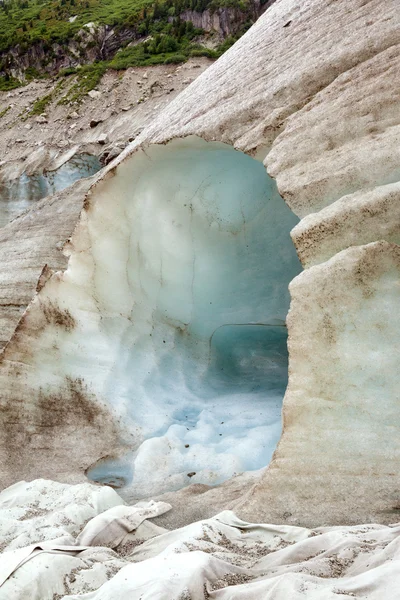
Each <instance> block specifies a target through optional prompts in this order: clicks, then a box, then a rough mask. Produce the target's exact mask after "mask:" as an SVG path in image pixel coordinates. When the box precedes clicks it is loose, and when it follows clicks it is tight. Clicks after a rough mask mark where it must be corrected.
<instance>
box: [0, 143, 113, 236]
mask: <svg viewBox="0 0 400 600" xmlns="http://www.w3.org/2000/svg"><path fill="white" fill-rule="evenodd" d="M100 168H101V164H100V162H99V159H98V158H97V156H92V155H91V154H76V155H75V156H73V157H72V158H71V159H70V160H68V161H67V162H65V163H64V164H63V165H61V167H59V168H58V169H56V170H54V171H47V172H44V173H35V174H33V175H27V174H26V173H23V174H22V175H21V176H20V177H18V178H17V179H15V180H12V181H9V182H0V227H4V225H6V224H7V223H9V222H10V221H12V220H13V219H15V217H17V216H18V215H19V214H21V213H22V212H23V211H24V210H27V209H28V208H30V207H31V206H32V203H33V202H36V201H37V200H40V199H41V198H45V197H46V196H49V195H50V194H54V193H55V192H59V191H61V190H64V189H65V188H67V187H69V186H70V185H72V184H73V183H74V182H75V181H78V179H82V178H83V177H89V176H90V175H94V174H95V173H97V171H99V170H100Z"/></svg>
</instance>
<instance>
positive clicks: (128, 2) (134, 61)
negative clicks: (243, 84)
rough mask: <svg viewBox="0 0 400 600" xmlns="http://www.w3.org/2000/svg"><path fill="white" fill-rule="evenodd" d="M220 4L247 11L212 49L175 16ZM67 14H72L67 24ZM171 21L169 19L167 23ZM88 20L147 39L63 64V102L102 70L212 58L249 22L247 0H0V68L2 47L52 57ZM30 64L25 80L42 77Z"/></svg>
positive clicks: (6, 80)
mask: <svg viewBox="0 0 400 600" xmlns="http://www.w3.org/2000/svg"><path fill="white" fill-rule="evenodd" d="M221 6H230V7H234V8H237V9H239V10H240V11H241V12H242V13H244V14H247V15H248V21H247V23H246V24H245V25H244V26H243V27H242V29H241V30H240V31H238V34H237V35H236V36H235V37H234V38H233V37H231V38H229V39H226V40H225V41H224V43H223V44H221V45H220V46H219V47H218V48H217V49H216V50H209V49H207V48H204V47H202V46H200V45H199V44H196V42H195V40H196V37H198V36H199V35H201V34H202V33H203V32H202V30H198V29H197V30H196V29H195V28H194V27H193V25H192V23H187V22H183V21H180V19H179V14H180V13H181V12H182V11H183V10H185V9H188V8H190V9H193V10H196V11H198V12H201V11H203V10H205V9H206V8H209V9H210V10H216V9H217V8H219V7H221ZM71 16H74V17H75V16H76V19H75V20H74V21H73V23H70V22H69V18H70V17H71ZM171 21H172V22H171ZM90 22H94V23H96V24H107V25H110V26H112V27H113V28H114V29H115V30H118V29H122V28H124V27H125V28H126V27H128V28H130V29H132V31H133V32H135V36H136V37H139V38H140V37H141V36H142V37H143V39H144V38H145V37H146V36H150V37H151V38H152V39H150V40H147V41H144V42H142V43H139V44H138V45H136V46H133V47H126V48H120V50H119V52H117V54H116V55H115V56H114V58H113V59H112V60H109V61H96V62H95V63H93V64H90V65H85V66H84V67H82V68H80V69H79V70H77V69H74V68H69V69H67V70H66V72H64V73H61V75H63V74H72V73H77V82H76V85H75V87H74V88H73V90H72V92H71V94H69V96H68V98H65V101H71V100H79V98H80V97H81V96H82V95H83V94H85V93H87V92H88V91H89V90H90V89H93V88H94V87H95V86H96V85H97V84H98V82H99V80H100V79H101V77H102V75H103V74H104V72H105V70H106V69H108V68H112V69H117V70H120V69H126V68H128V67H131V66H146V65H154V64H160V63H168V62H171V63H179V62H183V61H185V60H187V59H188V58H189V56H209V57H210V58H218V56H220V55H221V54H222V53H223V52H224V51H225V50H226V49H227V48H228V47H229V46H230V45H232V43H233V42H234V41H236V39H237V38H238V37H240V35H241V34H242V33H243V32H244V31H245V30H246V29H247V28H248V27H249V26H250V25H251V22H252V19H251V8H250V0H47V1H43V0H5V2H3V4H0V72H1V71H3V72H4V71H6V70H7V69H6V67H7V61H8V57H7V51H8V50H10V48H12V47H14V48H15V47H16V46H17V47H18V52H19V53H20V54H23V53H24V52H27V51H28V50H29V48H31V47H33V46H34V45H35V44H37V43H40V44H41V46H42V47H44V49H45V50H46V55H47V57H48V58H47V60H50V58H51V57H52V56H53V55H52V53H53V49H52V45H53V44H54V43H58V44H60V45H63V44H66V43H68V41H70V40H75V42H77V43H78V44H79V41H80V34H79V31H80V30H82V27H83V25H85V24H86V23H90ZM45 67H46V65H45V64H43V71H41V72H40V73H39V72H38V71H36V70H34V69H32V68H28V69H27V70H26V72H25V76H26V79H27V80H28V81H29V80H30V79H32V78H35V77H38V76H43V74H44V73H45ZM19 85H21V82H19V81H18V80H16V79H13V78H12V77H10V76H9V75H3V76H0V90H3V91H4V90H10V89H13V88H15V87H18V86H19Z"/></svg>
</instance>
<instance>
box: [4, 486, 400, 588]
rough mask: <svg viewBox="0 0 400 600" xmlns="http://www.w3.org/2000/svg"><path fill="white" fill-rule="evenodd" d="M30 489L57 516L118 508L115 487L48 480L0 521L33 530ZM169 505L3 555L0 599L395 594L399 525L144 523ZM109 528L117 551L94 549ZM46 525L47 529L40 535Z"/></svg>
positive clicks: (97, 522)
mask: <svg viewBox="0 0 400 600" xmlns="http://www.w3.org/2000/svg"><path fill="white" fill-rule="evenodd" d="M28 488H29V489H28ZM84 488H85V489H86V503H85V501H84ZM60 491H61V494H60ZM26 492H29V493H30V498H31V500H33V501H34V502H35V504H36V509H37V510H38V511H40V510H45V508H46V509H47V510H48V509H49V508H50V507H51V502H54V504H55V507H56V512H58V514H61V513H62V511H63V510H64V511H66V510H67V508H68V505H67V504H66V502H67V499H68V498H69V500H70V501H71V499H74V500H73V502H72V503H74V501H75V504H79V503H82V508H86V509H87V510H89V511H90V510H93V506H88V505H89V504H90V503H92V504H93V500H94V499H96V500H95V504H96V506H97V509H96V510H98V508H99V507H100V505H102V506H103V507H105V506H107V504H109V503H110V502H111V504H112V502H113V501H115V499H116V497H117V494H115V492H112V490H110V489H109V488H96V487H94V486H91V485H86V486H61V485H60V484H56V483H54V482H50V481H46V482H44V481H43V480H41V481H37V482H32V483H31V484H27V483H25V482H23V483H20V484H17V485H16V486H13V487H12V488H9V489H8V490H6V491H5V492H3V494H1V495H0V523H3V521H4V517H5V514H6V512H5V511H8V513H7V514H8V516H9V517H10V516H11V517H12V518H13V519H14V521H16V522H18V523H19V525H20V528H21V531H22V530H23V529H24V528H25V529H26V531H31V530H32V524H34V522H35V521H36V520H37V519H38V518H39V517H38V516H36V517H35V516H33V517H31V518H29V519H28V518H25V519H24V516H22V517H21V516H18V515H21V511H22V509H23V507H24V502H25V501H26V496H25V494H26ZM43 492H45V493H43ZM97 492H98V493H97ZM19 497H20V498H21V501H20V500H19ZM49 499H50V500H49ZM167 508H168V507H167V506H165V505H163V504H162V503H149V504H148V505H146V506H144V505H141V506H139V505H138V506H134V507H127V506H122V504H120V505H118V506H116V507H112V508H111V509H108V510H106V511H105V512H104V513H103V514H102V515H100V517H95V518H94V519H93V520H92V521H91V522H89V523H88V525H87V526H86V529H85V530H84V531H86V534H88V532H89V533H90V530H92V533H93V532H94V531H96V533H95V536H94V537H93V535H91V534H90V535H89V536H88V535H86V534H85V535H86V542H87V543H88V545H86V546H78V545H73V544H72V545H71V544H70V545H66V546H64V551H63V549H62V546H63V544H60V543H58V545H57V546H56V545H55V544H54V542H52V543H49V542H47V544H46V542H42V543H39V544H36V546H35V545H34V546H29V547H28V548H26V547H25V548H22V549H18V550H14V551H11V552H4V553H3V555H2V556H1V557H0V599H1V600H11V599H12V600H28V599H29V600H61V599H62V600H84V599H85V600H116V598H118V600H205V599H213V600H260V599H262V600H288V599H289V598H290V600H297V599H298V600H304V598H307V600H309V599H310V600H340V599H341V598H342V599H343V600H347V599H348V598H349V597H358V598H363V599H367V600H382V599H383V598H385V600H391V599H395V598H397V595H396V594H397V590H398V589H399V578H400V576H399V560H400V525H393V526H382V525H377V524H370V525H360V526H353V527H329V528H328V527H327V528H323V527H320V528H317V529H306V528H302V527H294V526H288V525H267V524H253V523H247V522H245V521H242V520H240V519H238V518H237V517H236V516H235V515H234V514H233V513H232V512H230V511H224V512H222V513H220V514H219V515H216V516H215V517H213V518H211V519H207V520H204V521H199V522H197V523H192V524H191V525H188V526H187V527H184V528H182V529H178V530H176V531H166V530H162V529H161V528H159V527H157V526H156V525H154V524H152V523H150V522H147V521H144V522H142V523H141V524H139V522H140V521H141V519H142V518H143V517H144V516H145V513H146V511H147V514H148V516H155V515H156V514H157V513H158V514H161V513H162V512H163V511H165V510H166V509H167ZM50 513H51V509H50ZM122 513H123V514H122ZM51 514H52V513H51ZM113 514H114V517H115V519H113V518H112V515H113ZM121 515H122V520H123V519H125V518H128V520H130V525H129V527H128V528H130V527H131V526H132V525H133V524H134V523H136V525H137V529H136V531H135V532H133V533H127V535H126V536H125V537H124V538H123V540H122V542H121V541H120V539H121V530H120V528H119V526H120V525H121ZM104 523H106V524H107V527H106V531H107V535H106V537H107V543H108V545H109V546H115V545H116V543H117V542H119V543H118V545H117V546H116V551H113V550H111V549H110V548H106V547H93V546H89V542H94V541H95V538H96V536H97V535H98V534H99V532H100V533H101V531H105V530H104V528H103V525H104ZM82 524H83V521H82ZM114 526H115V527H116V528H115V529H114ZM44 529H45V528H44V527H43V528H42V529H41V533H42V534H43V535H45V532H44ZM113 531H114V532H115V535H116V537H115V539H114V540H113V539H112V535H113ZM84 537H85V536H84V535H83V534H81V538H80V539H81V540H83V538H84ZM149 538H150V539H149ZM0 539H1V538H0ZM78 541H79V538H78ZM103 541H104V539H103ZM37 546H40V547H44V548H45V551H40V550H39V551H38V550H35V547H37ZM52 548H53V549H52ZM55 548H58V550H57V549H55ZM29 552H31V556H30V560H28V561H27V562H25V563H24V564H22V566H18V560H19V559H20V558H21V556H23V555H24V556H25V558H26V556H27V555H28V553H29ZM13 560H14V563H15V569H14V571H13V572H12V574H11V575H10V576H9V577H8V578H7V579H5V580H4V573H5V572H6V570H7V568H9V565H10V564H11V562H12V561H13ZM2 575H3V578H2Z"/></svg>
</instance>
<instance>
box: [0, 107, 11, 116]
mask: <svg viewBox="0 0 400 600" xmlns="http://www.w3.org/2000/svg"><path fill="white" fill-rule="evenodd" d="M10 108H11V106H6V107H5V108H4V109H3V110H2V111H0V119H1V118H2V117H4V115H5V114H7V113H8V111H9V110H10Z"/></svg>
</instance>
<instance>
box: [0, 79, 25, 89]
mask: <svg viewBox="0 0 400 600" xmlns="http://www.w3.org/2000/svg"><path fill="white" fill-rule="evenodd" d="M21 85H22V83H21V82H20V81H19V80H18V79H14V77H11V76H10V75H4V77H1V76H0V91H2V92H8V91H10V90H14V89H15V88H17V87H20V86H21Z"/></svg>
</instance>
